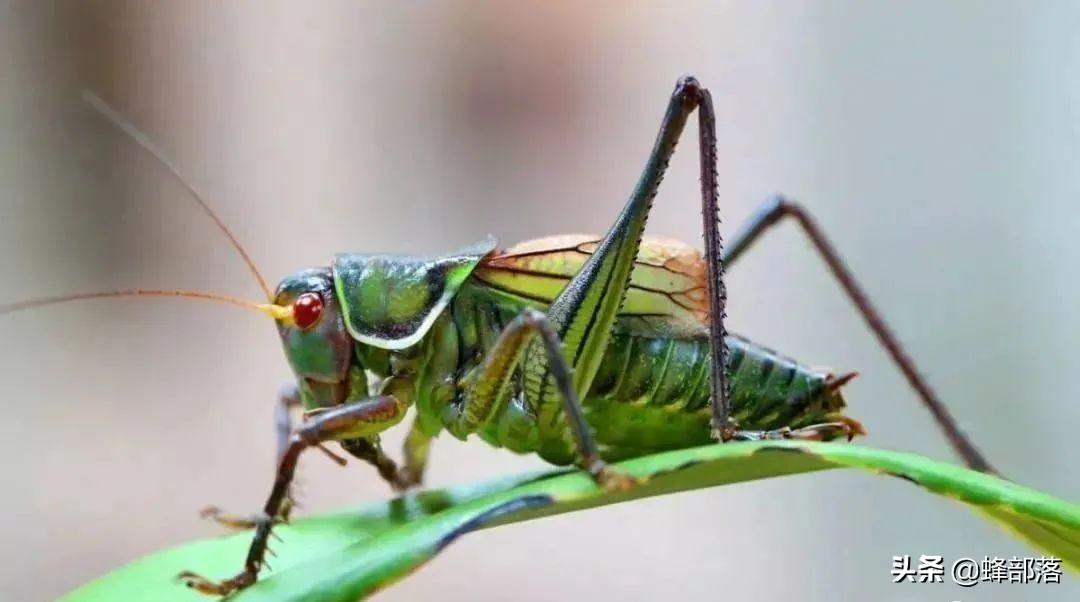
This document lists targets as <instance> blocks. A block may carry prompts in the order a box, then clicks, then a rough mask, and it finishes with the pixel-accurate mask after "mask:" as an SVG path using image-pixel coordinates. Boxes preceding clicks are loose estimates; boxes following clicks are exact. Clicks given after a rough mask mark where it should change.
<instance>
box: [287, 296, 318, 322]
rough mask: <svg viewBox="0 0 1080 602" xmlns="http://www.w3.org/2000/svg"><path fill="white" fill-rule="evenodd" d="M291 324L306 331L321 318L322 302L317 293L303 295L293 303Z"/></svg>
mask: <svg viewBox="0 0 1080 602" xmlns="http://www.w3.org/2000/svg"><path fill="white" fill-rule="evenodd" d="M292 309H293V322H296V325H297V326H299V327H300V328H302V329H304V330H307V329H308V328H311V327H312V326H314V325H315V324H316V323H318V321H319V318H320V317H321V316H322V310H323V300H322V297H320V296H319V294H318V293H304V294H303V295H300V296H299V297H297V298H296V301H293V304H292Z"/></svg>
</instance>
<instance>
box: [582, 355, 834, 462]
mask: <svg viewBox="0 0 1080 602" xmlns="http://www.w3.org/2000/svg"><path fill="white" fill-rule="evenodd" d="M727 343H728V347H729V349H730V351H731V355H730V360H729V368H728V374H729V375H730V384H731V402H732V416H733V417H734V418H735V420H736V421H737V422H738V425H739V428H742V429H747V430H772V429H778V428H781V427H785V426H789V427H792V428H799V427H800V426H806V425H809V424H814V423H820V422H826V421H828V420H829V417H830V415H835V414H836V413H838V412H839V410H840V409H841V408H842V407H843V406H844V401H843V398H842V397H841V395H840V393H839V391H838V390H836V389H835V388H834V387H831V386H830V385H829V383H830V380H829V378H830V376H829V374H828V373H826V372H822V371H818V370H813V369H811V368H808V367H806V366H803V365H801V364H799V363H797V362H795V361H794V360H791V359H789V358H786V357H784V356H781V355H779V354H777V353H776V352H774V351H772V350H770V349H767V348H765V347H762V346H760V345H757V344H755V343H752V342H750V341H748V340H746V339H744V338H741V337H738V336H729V337H728V339H727ZM710 362H711V359H710V357H709V346H708V339H707V338H704V337H701V338H688V339H669V338H649V337H643V336H635V335H620V334H617V335H615V336H614V337H613V338H612V341H611V344H610V345H609V347H608V351H607V355H606V356H605V359H604V362H603V365H602V367H601V369H600V372H599V373H598V374H597V377H596V380H595V381H593V386H592V388H591V390H590V391H589V394H588V395H587V396H586V400H585V405H586V411H587V413H588V415H589V419H590V420H589V421H590V423H591V424H592V425H593V428H594V429H595V430H596V432H597V439H598V440H599V441H600V443H602V444H603V445H604V446H605V447H606V448H607V449H608V451H607V454H606V455H608V456H610V457H616V458H617V457H625V456H633V455H639V454H641V453H646V452H650V451H659V450H663V449H672V448H677V447H687V446H689V445H695V444H704V443H707V442H709V440H710V439H709V418H710V417H711V414H710V408H709V397H710V391H709V364H710Z"/></svg>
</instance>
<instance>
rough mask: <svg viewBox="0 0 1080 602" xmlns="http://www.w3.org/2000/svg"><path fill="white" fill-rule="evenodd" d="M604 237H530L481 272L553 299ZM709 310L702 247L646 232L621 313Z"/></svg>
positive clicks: (682, 315)
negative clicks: (533, 238)
mask: <svg viewBox="0 0 1080 602" xmlns="http://www.w3.org/2000/svg"><path fill="white" fill-rule="evenodd" d="M599 242H600V238H599V237H598V236H595V235H589V234H563V235H558V236H550V237H546V238H539V239H535V240H529V241H525V242H522V243H519V244H517V245H514V246H513V247H510V248H509V249H506V250H505V251H501V252H497V253H495V254H494V255H492V256H490V257H488V258H486V259H484V260H483V262H482V263H481V265H480V266H479V267H478V268H477V272H476V274H477V276H479V277H480V278H481V279H482V280H484V281H486V282H488V283H490V284H492V285H494V286H496V287H498V288H501V289H503V290H505V291H506V292H510V293H515V294H520V295H522V296H525V297H528V298H531V299H534V300H537V301H545V300H546V301H548V302H550V301H551V300H553V299H554V298H555V297H556V296H557V295H558V294H559V292H560V291H561V290H562V288H563V287H564V286H565V285H566V282H567V281H568V280H569V279H570V277H572V276H573V275H574V274H576V273H577V272H578V271H579V270H580V269H581V267H582V266H583V265H584V263H585V261H586V260H587V259H588V257H589V256H590V255H591V254H592V253H593V252H594V251H595V250H596V247H597V245H598V244H599ZM708 310H709V308H708V295H707V293H706V268H705V261H704V259H703V258H702V255H701V252H700V251H698V250H697V249H695V248H693V247H691V246H689V245H687V244H685V243H683V242H680V241H677V240H673V239H669V238H660V237H649V236H646V237H644V238H643V239H642V242H641V248H640V250H639V251H638V257H637V260H636V263H635V266H634V271H633V273H632V274H631V277H630V290H629V291H627V295H626V301H625V303H624V304H623V307H622V310H621V311H620V314H619V315H620V318H623V317H642V316H644V317H656V318H665V317H670V318H673V319H676V320H680V321H686V320H688V319H689V320H693V321H694V322H697V323H698V324H704V323H705V322H706V321H707V320H708V315H709V311H708Z"/></svg>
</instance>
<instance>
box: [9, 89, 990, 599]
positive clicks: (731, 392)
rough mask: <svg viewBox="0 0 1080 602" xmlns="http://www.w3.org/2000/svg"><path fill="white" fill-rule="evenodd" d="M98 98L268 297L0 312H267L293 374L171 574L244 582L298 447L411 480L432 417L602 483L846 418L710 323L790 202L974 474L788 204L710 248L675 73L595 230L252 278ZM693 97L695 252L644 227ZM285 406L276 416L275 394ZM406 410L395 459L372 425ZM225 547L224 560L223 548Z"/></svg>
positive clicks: (712, 184) (229, 586)
mask: <svg viewBox="0 0 1080 602" xmlns="http://www.w3.org/2000/svg"><path fill="white" fill-rule="evenodd" d="M91 103H92V104H94V106H95V107H96V108H98V110H99V111H101V112H102V113H103V114H105V115H106V116H107V117H108V118H109V119H111V120H112V121H113V122H114V123H116V124H117V125H118V126H119V127H120V128H121V129H123V130H124V131H125V132H127V133H128V134H129V135H131V136H132V137H133V138H134V139H135V140H136V141H137V142H138V143H139V144H141V145H142V146H143V147H144V148H146V149H147V150H148V151H150V152H151V153H152V154H153V155H155V156H156V157H157V158H158V159H159V160H160V161H161V162H162V163H163V164H164V165H165V166H166V167H167V168H168V169H169V170H170V171H171V172H172V173H173V174H174V175H175V176H176V177H177V178H178V179H179V180H180V181H181V183H183V185H184V186H185V187H187V189H188V190H189V191H190V192H191V193H192V195H193V196H194V197H195V199H196V200H197V202H198V203H199V204H200V205H201V206H202V208H203V209H204V210H206V212H207V213H209V214H210V216H211V217H212V218H213V219H214V221H215V222H216V223H217V225H218V226H219V227H220V228H221V230H222V231H223V232H225V234H226V235H227V236H228V237H229V239H230V241H231V242H232V244H233V246H235V247H236V249H237V250H238V251H239V252H240V253H241V255H242V257H243V259H244V260H245V262H246V263H247V264H248V267H249V268H250V269H251V271H252V273H253V274H254V275H255V276H256V279H257V280H258V282H259V284H260V286H261V287H262V289H263V291H264V292H265V293H266V295H267V297H268V302H267V303H261V304H260V303H255V302H249V301H245V300H241V299H236V298H232V297H227V296H223V295H214V294H209V293H200V292H191V291H173V290H142V289H137V290H127V291H114V292H106V293H86V294H79V295H69V296H64V297H52V298H46V299H38V300H33V301H28V302H23V303H18V304H13V305H8V306H4V307H0V313H5V312H10V311H14V310H17V309H25V308H28V307H37V306H41V305H49V304H53V303H59V302H64V301H70V300H76V299H85V298H98V297H116V296H177V297H187V298H200V299H210V300H217V301H225V302H228V303H234V304H238V305H242V306H246V307H251V308H256V309H259V310H260V311H262V312H264V313H267V314H269V315H271V316H272V317H273V318H274V319H275V321H276V324H277V328H278V331H279V334H280V336H281V340H282V343H283V346H284V349H285V354H286V356H287V359H288V361H289V363H290V365H291V367H292V370H293V372H294V373H295V376H296V382H295V383H293V384H291V385H290V386H288V387H287V388H286V389H285V390H284V391H283V393H282V394H281V398H280V403H279V405H278V412H279V417H280V420H279V421H278V432H277V435H278V447H279V449H278V466H277V471H276V478H275V481H274V484H273V487H272V490H271V493H270V495H269V497H268V499H267V501H266V504H265V506H264V508H263V510H262V513H261V514H259V515H258V516H257V517H256V518H254V519H251V520H245V519H238V518H233V517H228V516H224V515H221V514H218V513H216V512H213V513H211V514H213V516H214V518H216V519H217V520H219V521H220V522H223V523H226V524H232V525H242V526H252V527H254V529H255V532H254V538H253V541H252V543H251V546H250V549H249V552H248V556H247V559H246V561H244V564H243V568H242V569H241V570H240V572H239V573H238V574H236V575H235V576H233V577H231V578H227V579H225V580H222V581H213V580H210V579H207V578H204V577H202V576H199V575H196V574H194V573H183V574H182V575H181V577H182V578H183V579H184V581H185V582H186V583H187V585H188V586H189V587H192V588H195V589H197V590H199V591H201V592H204V593H207V594H218V595H227V594H229V593H232V592H234V591H236V590H239V589H242V588H244V587H246V586H248V585H250V584H252V583H254V582H255V581H256V579H257V578H258V574H259V572H260V570H261V569H262V568H263V566H264V564H265V562H264V556H265V554H266V552H267V542H268V538H269V537H270V535H271V531H272V529H273V527H274V525H275V524H276V522H277V521H278V520H280V519H282V518H287V516H288V513H289V510H290V509H291V498H290V495H289V489H290V485H291V482H292V479H293V474H294V471H295V468H296V464H297V460H298V458H299V456H300V455H301V453H302V452H303V451H304V450H306V449H308V448H312V447H316V448H320V449H322V450H323V451H324V452H327V453H329V454H331V455H332V456H333V453H332V452H329V451H328V450H327V449H326V448H325V447H323V446H324V444H327V443H330V442H337V443H339V444H340V445H341V447H342V448H343V449H344V450H345V451H346V452H348V453H349V454H351V455H353V456H355V457H357V458H360V459H362V460H364V461H366V462H368V463H371V464H372V465H373V466H375V468H376V469H377V471H378V473H379V474H380V475H381V476H382V478H384V479H385V480H386V481H387V482H388V483H389V484H390V485H391V486H392V487H394V489H396V490H402V489H407V488H409V487H412V486H415V485H417V484H419V483H420V482H421V480H422V477H423V472H424V466H425V463H426V460H427V456H428V448H429V444H430V442H431V440H432V439H433V438H434V437H435V436H437V435H438V434H439V433H440V432H441V431H444V430H445V431H448V432H449V433H450V434H452V435H453V436H455V437H458V438H460V439H465V438H466V437H468V436H469V435H472V434H477V435H479V436H480V437H481V438H482V439H484V440H485V441H486V442H488V443H490V444H492V445H495V446H500V447H505V448H508V449H511V450H513V451H516V452H521V453H536V454H538V455H539V456H540V457H541V458H543V459H545V460H547V461H549V462H551V463H554V464H560V465H565V464H576V465H578V466H579V467H581V468H582V469H584V470H586V471H587V472H588V473H589V474H590V475H591V476H592V477H593V478H594V479H595V480H596V481H597V482H598V483H599V484H601V485H603V486H604V487H607V488H610V489H622V488H630V487H634V486H635V485H636V482H635V480H634V479H632V478H630V477H628V476H626V475H622V474H620V473H618V472H616V471H613V470H611V469H610V468H609V467H608V462H611V461H614V460H619V459H623V458H629V457H636V456H641V455H645V454H649V453H652V452H657V451H663V450H669V449H678V448H685V447H691V446H696V445H702V444H705V443H708V442H710V441H714V440H717V441H725V442H726V441H731V440H759V439H810V440H831V439H836V438H841V437H844V438H848V439H850V438H852V437H854V436H855V435H859V434H862V429H861V426H860V425H859V423H858V422H857V421H855V420H854V419H852V418H849V417H847V416H845V415H844V414H843V409H844V399H843V397H842V394H841V388H842V386H843V385H844V383H845V382H847V381H848V380H849V379H850V378H851V376H852V375H851V374H847V375H840V376H837V375H833V374H830V373H827V372H824V371H821V370H815V369H811V368H808V367H806V366H804V365H802V364H799V363H797V362H795V361H793V360H790V359H788V358H786V357H783V356H781V355H779V354H777V353H775V352H773V351H771V350H769V349H766V348H764V347H761V346H759V345H757V344H755V343H752V342H750V341H749V340H747V339H744V338H741V337H738V336H734V335H729V334H727V332H726V330H725V327H724V321H723V320H724V304H725V300H726V293H725V288H724V282H723V272H724V267H725V266H727V267H730V266H731V265H733V264H734V263H735V262H736V261H737V260H738V258H739V257H741V256H742V255H743V253H744V252H745V251H746V250H747V249H749V248H750V247H751V245H752V244H753V243H754V241H756V240H758V238H759V237H760V236H761V235H762V234H763V233H764V232H765V231H767V230H768V229H769V228H770V227H771V226H773V225H774V224H776V223H777V222H779V221H781V220H783V219H784V218H786V217H791V218H794V220H795V221H797V222H798V224H799V225H800V226H801V227H802V229H803V230H804V231H805V233H806V234H807V235H808V237H809V238H810V240H811V242H812V244H813V246H814V248H815V249H816V250H817V251H818V252H819V253H820V255H821V256H822V258H823V259H824V261H825V263H826V265H827V267H828V268H829V269H830V270H831V272H832V273H833V275H834V276H835V277H836V278H837V280H838V281H839V283H840V285H841V287H842V288H843V290H844V291H845V292H846V293H847V295H848V296H849V297H850V299H851V301H852V302H853V304H854V305H855V307H856V308H857V310H858V311H859V313H860V315H861V316H862V317H863V318H864V320H865V321H866V323H867V325H868V326H869V327H870V329H871V331H872V332H873V333H874V334H875V335H876V337H877V338H878V340H879V341H880V342H881V343H882V345H883V346H884V347H885V348H886V350H887V351H888V353H889V354H890V356H891V357H892V359H893V360H894V362H895V363H896V364H897V366H898V367H899V368H900V370H901V371H902V372H903V374H904V375H905V377H906V378H907V380H908V382H909V383H910V384H911V386H912V387H913V388H914V390H915V392H916V394H917V396H918V398H919V399H920V400H921V401H922V402H923V404H924V405H926V406H927V408H928V409H929V410H930V411H931V413H932V414H933V416H934V418H935V420H936V421H937V423H938V425H939V426H940V427H941V429H942V430H943V432H944V433H945V436H946V437H947V438H948V440H949V442H950V443H951V444H952V446H953V448H954V449H955V450H956V452H957V453H958V455H959V456H960V457H961V458H963V460H964V461H965V463H966V464H967V465H968V466H969V467H971V468H974V469H977V470H981V471H984V472H993V469H992V467H991V466H990V465H989V463H988V462H987V461H986V460H985V459H984V458H983V457H982V455H981V454H980V453H979V452H978V451H977V450H976V448H975V447H974V446H973V445H972V443H971V442H970V441H969V440H968V438H967V437H966V436H965V435H964V434H963V433H962V432H961V431H960V430H959V428H958V427H957V425H956V423H955V421H954V420H953V418H952V417H951V416H950V414H949V413H948V411H947V410H946V409H945V407H944V406H943V405H942V403H941V402H940V401H939V400H938V399H937V397H936V396H935V394H934V393H933V391H932V390H931V389H930V387H929V386H928V385H927V383H926V382H925V381H924V379H923V378H922V377H921V376H920V375H919V373H918V371H917V370H916V368H915V366H914V364H913V362H912V361H911V360H910V359H909V357H908V356H907V354H906V353H905V352H904V350H903V348H902V347H901V346H900V344H899V342H898V341H897V339H896V337H895V336H893V334H892V332H891V331H890V330H889V329H888V327H887V326H886V325H885V323H884V321H883V320H882V318H881V317H880V314H879V313H878V312H877V311H876V310H875V309H874V307H873V306H872V305H871V303H870V302H869V300H868V298H867V296H866V295H865V293H863V291H862V289H861V287H859V285H858V284H857V283H856V281H855V279H854V277H853V275H852V274H851V272H850V270H848V268H847V267H846V266H845V264H844V263H843V261H842V260H841V259H840V258H839V256H838V255H837V253H836V251H835V250H834V249H833V247H832V245H831V244H830V243H829V242H828V240H827V239H826V238H825V236H824V234H823V232H822V231H821V230H820V228H819V227H818V226H817V225H816V223H815V222H814V220H813V219H812V218H811V217H810V215H809V214H808V213H807V212H806V211H805V210H804V209H802V208H801V207H800V206H799V205H797V204H795V203H792V202H790V201H788V200H786V199H784V198H782V197H774V198H772V199H769V200H768V201H766V203H765V204H764V205H763V206H762V207H761V209H760V210H759V211H758V212H757V213H756V214H755V215H754V216H753V217H752V218H751V219H750V221H749V223H748V224H747V225H746V226H745V227H744V228H743V229H742V230H740V231H739V233H738V234H736V236H735V238H734V240H733V242H732V243H731V244H730V245H728V247H727V248H726V249H724V248H722V244H721V238H720V235H719V232H718V223H719V219H718V207H717V198H716V197H717V194H716V150H715V145H716V139H715V118H714V114H713V108H712V101H711V98H710V96H709V93H708V91H707V90H705V89H704V88H702V87H701V86H700V84H699V83H698V82H697V80H695V79H694V78H692V77H683V78H681V79H680V80H679V81H678V83H677V84H676V87H675V91H674V93H673V94H672V96H671V99H670V102H669V104H668V107H667V111H666V113H665V115H664V118H663V121H662V123H661V127H660V132H659V134H658V136H657V139H656V143H655V145H654V147H653V149H652V151H651V153H650V155H649V158H648V162H647V163H646V166H645V169H644V171H643V173H642V176H641V178H640V180H639V181H638V183H637V185H636V186H635V188H634V190H633V192H632V193H631V195H630V199H629V201H628V202H627V204H626V206H625V207H624V209H623V210H622V212H621V213H620V214H619V216H618V218H617V219H616V221H615V223H614V225H613V226H612V227H611V229H610V230H609V231H608V232H607V234H606V235H605V236H603V237H588V236H558V237H551V238H547V239H541V240H535V241H530V242H526V243H522V244H520V245H517V246H514V247H511V248H509V249H504V250H500V249H497V248H496V244H495V242H494V241H491V240H488V241H484V242H481V243H479V244H476V245H473V246H471V247H468V248H466V249H463V250H461V251H458V252H455V253H449V254H446V255H442V256H437V257H411V256H397V255H380V254H342V255H338V256H337V257H335V258H334V259H333V261H332V263H331V265H330V266H329V267H323V268H316V269H310V270H305V271H301V272H298V273H296V274H294V275H292V276H289V277H287V278H285V279H284V280H282V281H281V283H280V284H279V285H278V287H277V290H276V291H275V292H273V293H271V292H270V289H269V287H268V286H267V285H266V282H265V280H264V279H263V278H262V276H261V275H260V274H259V272H258V270H257V269H256V268H255V265H254V262H253V261H252V260H251V258H250V257H249V256H248V254H247V253H246V252H245V251H244V250H243V248H242V247H241V246H240V244H239V243H238V242H237V240H236V239H235V237H233V236H232V234H231V233H230V232H229V230H228V229H227V228H226V227H225V226H224V224H223V223H222V222H221V221H220V220H219V219H218V218H217V217H216V215H214V213H213V212H212V211H211V210H210V208H209V206H208V205H207V204H206V202H205V201H204V200H203V199H202V197H201V196H200V195H199V194H198V192H197V191H196V190H195V189H194V188H193V187H192V186H191V185H190V184H188V183H187V182H186V181H185V180H184V178H183V177H182V176H181V175H180V173H179V171H178V170H177V169H176V168H175V167H173V165H172V164H171V163H170V162H169V161H168V160H167V159H165V158H164V156H163V155H162V154H161V153H160V152H159V151H157V150H156V149H155V148H154V146H153V145H152V144H151V143H150V142H149V141H148V140H147V139H146V138H145V136H143V135H142V134H141V133H140V132H139V131H138V130H137V129H136V128H135V127H134V126H132V125H131V124H130V123H128V122H127V121H125V120H124V119H123V118H122V117H121V116H119V115H117V114H116V113H115V112H113V111H112V110H111V109H109V108H108V107H107V106H105V105H104V104H103V103H101V102H100V101H98V100H96V99H91ZM695 110H697V112H698V117H699V147H700V157H701V200H702V212H703V225H704V234H705V252H704V256H702V254H701V253H698V252H697V251H695V250H693V249H691V248H690V247H687V246H685V245H682V244H681V243H676V242H672V241H666V240H659V239H650V238H647V237H644V227H645V222H646V218H647V217H648V213H649V211H650V209H651V205H652V201H653V198H654V197H655V195H656V193H657V190H658V188H659V185H660V181H661V179H662V176H663V174H664V171H665V169H666V167H667V164H668V161H669V159H670V158H671V156H672V154H673V152H674V149H675V145H676V142H677V141H678V139H679V137H680V135H681V133H682V131H683V128H684V126H685V124H686V121H687V119H688V118H689V116H690V115H691V114H692V113H693V111H695ZM297 406H301V407H302V408H303V410H304V418H303V421H302V422H301V423H300V424H299V425H293V424H292V420H291V409H292V408H294V407H297ZM414 407H415V410H416V411H415V415H416V417H415V421H414V422H413V424H412V427H411V430H410V431H409V434H408V437H407V439H406V443H405V449H404V463H403V465H402V466H400V467H399V466H398V465H397V464H396V463H395V462H394V461H393V460H391V459H390V458H389V457H388V456H387V455H386V454H385V453H384V452H383V450H382V448H381V446H380V444H379V434H380V433H381V432H383V431H385V430H386V429H388V428H390V427H392V426H394V425H396V424H397V423H399V422H401V421H402V420H403V419H404V418H405V416H406V414H407V413H408V411H409V409H410V408H414ZM238 560H239V559H238Z"/></svg>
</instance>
